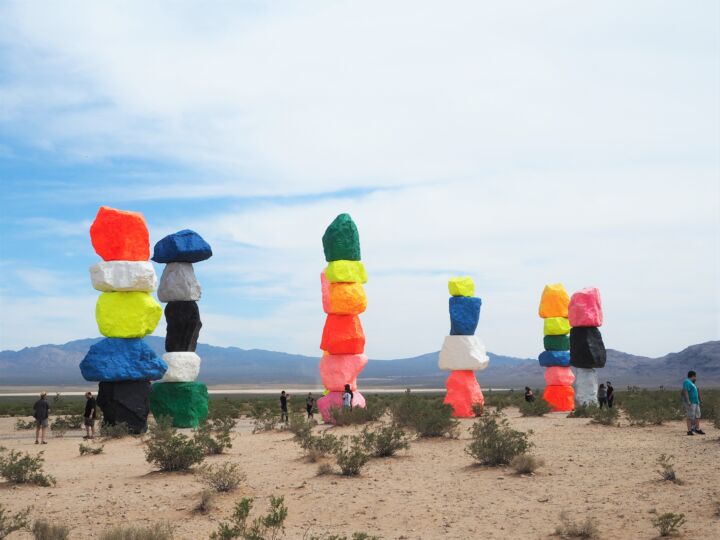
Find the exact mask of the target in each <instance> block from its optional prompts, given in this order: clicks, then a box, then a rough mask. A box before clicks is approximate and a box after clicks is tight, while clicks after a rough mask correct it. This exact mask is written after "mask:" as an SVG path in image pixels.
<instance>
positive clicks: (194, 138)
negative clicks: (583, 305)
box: [0, 0, 720, 358]
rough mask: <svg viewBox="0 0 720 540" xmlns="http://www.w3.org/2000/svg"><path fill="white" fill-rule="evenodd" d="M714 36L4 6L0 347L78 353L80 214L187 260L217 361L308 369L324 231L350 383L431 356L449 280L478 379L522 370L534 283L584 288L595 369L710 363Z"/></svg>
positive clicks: (440, 14)
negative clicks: (352, 341) (476, 351)
mask: <svg viewBox="0 0 720 540" xmlns="http://www.w3.org/2000/svg"><path fill="white" fill-rule="evenodd" d="M718 21H720V8H719V4H718V3H717V2H714V1H712V0H709V1H700V0H698V1H694V2H683V1H680V0H677V1H673V2H664V1H660V0H652V1H635V2H621V1H607V0H606V1H591V2H576V1H569V0H568V1H544V2H537V1H534V0H527V1H506V2H490V1H475V0H473V1H467V2H462V1H452V2H430V1H428V2H425V1H420V0H412V1H387V0H383V1H377V2H376V1H369V0H363V1H353V2H347V1H338V0H332V1H325V2H315V1H303V2H282V1H273V2H260V1H246V2H218V3H214V4H213V3H211V4H208V3H206V2H197V3H194V2H175V3H166V4H162V3H159V2H155V3H148V2H71V1H68V2H63V3H49V4H48V3H44V4H43V5H42V7H41V6H40V5H39V4H38V3H35V2H3V3H2V4H0V182H1V184H2V185H1V190H0V197H1V201H2V203H1V204H2V207H1V208H0V234H1V237H0V239H1V249H2V252H1V262H0V294H1V295H2V296H1V298H0V301H1V303H2V309H0V348H2V349H19V348H22V347H25V346H33V345H38V344H42V343H62V342H65V341H69V340H71V339H77V338H85V337H92V336H96V335H98V331H97V327H96V325H95V320H94V303H95V300H96V298H97V293H96V291H94V290H93V289H92V287H91V285H90V280H89V276H88V272H87V267H88V266H89V265H91V264H93V263H94V262H96V261H97V260H98V257H97V255H95V253H94V251H93V250H92V247H91V245H90V240H89V235H88V228H89V225H90V223H91V222H92V220H93V218H94V216H95V213H96V212H97V209H98V207H99V206H100V205H110V206H115V207H118V208H123V209H129V210H138V211H141V212H143V214H144V215H145V217H146V219H147V221H148V224H149V227H150V234H151V242H153V243H154V242H155V241H157V240H158V239H160V238H161V237H162V236H164V235H166V234H168V233H170V232H174V231H176V230H179V229H184V228H191V229H194V230H196V231H198V232H199V233H200V234H201V235H202V236H204V237H205V238H206V239H207V240H208V241H209V242H210V243H211V244H212V246H213V248H214V252H215V256H214V257H213V258H212V259H210V260H209V261H206V262H203V263H200V264H198V265H196V274H197V275H198V278H199V280H200V281H201V283H202V285H203V298H202V301H201V303H200V308H201V313H202V316H203V321H204V326H203V331H202V334H201V341H205V342H208V343H212V344H216V345H235V346H238V347H242V348H266V349H272V350H280V351H287V352H297V353H306V354H318V352H319V351H318V344H319V341H320V334H321V331H322V325H323V321H324V315H323V312H322V308H321V303H320V295H319V273H320V271H321V269H322V268H323V266H324V257H323V252H322V244H321V236H322V233H323V231H324V229H325V227H326V226H327V225H328V224H329V223H330V222H331V221H332V219H333V218H334V217H335V216H336V215H337V214H338V213H341V212H349V213H351V215H352V216H353V217H354V219H355V221H356V223H357V225H358V228H359V230H360V235H361V242H362V250H363V261H364V263H365V265H366V267H367V270H368V273H369V277H370V282H369V283H368V285H367V292H368V296H369V301H370V304H369V308H368V311H367V312H366V313H365V314H364V315H363V317H362V320H363V324H364V326H365V331H366V334H367V341H368V345H367V351H368V353H369V354H370V355H371V356H372V357H375V358H397V357H406V356H412V355H416V354H421V353H425V352H429V351H432V350H437V349H438V348H439V346H440V344H441V343H442V339H443V337H444V335H445V334H446V333H447V332H448V328H449V321H448V315H447V297H448V293H447V286H446V282H447V279H448V278H449V277H451V276H453V275H458V274H467V275H471V276H473V277H474V278H475V281H476V290H477V293H478V295H479V296H481V297H482V300H483V308H482V309H483V311H482V315H481V322H480V327H479V329H478V334H479V335H480V336H481V337H482V339H483V340H484V341H485V342H486V344H487V346H488V348H489V349H490V350H491V351H493V352H496V353H501V354H510V355H517V356H535V355H536V354H537V352H538V351H539V350H540V349H541V348H542V325H541V320H540V319H539V318H538V316H537V304H538V300H539V297H540V293H541V291H542V288H543V285H544V284H545V283H549V282H557V281H561V282H563V283H564V284H565V286H566V288H567V289H568V291H570V292H572V291H575V290H577V289H579V288H582V287H585V286H597V287H599V288H600V290H601V291H602V295H603V301H604V308H605V320H606V324H605V326H604V327H603V335H604V337H605V340H606V344H607V346H608V347H612V348H616V349H620V350H624V351H627V352H632V353H635V354H642V355H656V356H657V355H662V354H665V353H667V352H670V351H677V350H680V349H682V348H684V347H686V346H687V345H690V344H693V343H697V342H701V341H706V340H710V339H719V338H720V210H719V208H720V150H719V149H720V107H719V103H720V99H719V95H720V57H719V53H718V51H720V29H719V26H720V23H719V22H718ZM157 270H158V273H159V272H161V271H162V267H157ZM156 333H157V334H159V335H164V324H163V323H161V325H160V326H159V327H158V331H157V332H156Z"/></svg>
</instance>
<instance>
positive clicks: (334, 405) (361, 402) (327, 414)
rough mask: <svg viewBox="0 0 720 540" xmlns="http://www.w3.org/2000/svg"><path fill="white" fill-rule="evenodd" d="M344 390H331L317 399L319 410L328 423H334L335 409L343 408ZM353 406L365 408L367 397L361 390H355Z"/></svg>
mask: <svg viewBox="0 0 720 540" xmlns="http://www.w3.org/2000/svg"><path fill="white" fill-rule="evenodd" d="M342 396H343V393H342V392H329V393H327V394H325V395H324V396H323V397H321V398H320V399H318V400H317V406H318V410H319V411H320V415H321V416H322V418H323V421H324V422H325V423H326V424H334V423H335V419H334V418H333V416H332V411H333V409H341V408H342V406H343V400H342ZM352 406H353V408H354V407H360V408H362V409H364V408H365V398H364V397H363V395H362V394H361V393H360V392H355V391H354V392H353V398H352Z"/></svg>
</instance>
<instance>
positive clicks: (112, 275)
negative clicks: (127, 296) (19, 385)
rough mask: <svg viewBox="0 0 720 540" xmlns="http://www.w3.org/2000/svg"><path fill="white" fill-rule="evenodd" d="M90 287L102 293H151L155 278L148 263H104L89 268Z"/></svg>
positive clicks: (153, 270) (150, 264)
mask: <svg viewBox="0 0 720 540" xmlns="http://www.w3.org/2000/svg"><path fill="white" fill-rule="evenodd" d="M90 280H91V281H92V286H93V287H94V288H95V289H97V290H98V291H102V292H114V291H118V292H131V291H139V292H152V291H154V290H155V287H156V286H157V276H156V275H155V269H154V268H153V265H152V263H151V262H150V261H104V262H99V263H97V264H93V265H92V266H91V267H90Z"/></svg>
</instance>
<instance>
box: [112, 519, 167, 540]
mask: <svg viewBox="0 0 720 540" xmlns="http://www.w3.org/2000/svg"><path fill="white" fill-rule="evenodd" d="M173 536H174V533H173V528H172V526H171V525H170V524H169V523H166V522H161V523H155V524H154V525H149V526H147V527H142V526H136V525H117V526H115V527H113V528H112V529H109V530H107V531H105V532H103V533H102V534H101V535H100V540H173Z"/></svg>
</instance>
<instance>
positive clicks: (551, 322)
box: [161, 284, 570, 336]
mask: <svg viewBox="0 0 720 540" xmlns="http://www.w3.org/2000/svg"><path fill="white" fill-rule="evenodd" d="M161 285H162V284H161ZM543 332H544V333H545V335H546V336H563V335H565V334H567V333H568V332H570V321H568V320H567V319H566V318H565V317H550V318H548V319H545V320H544V321H543Z"/></svg>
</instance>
